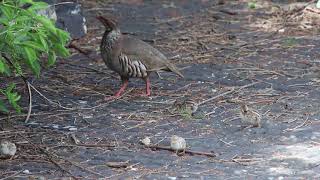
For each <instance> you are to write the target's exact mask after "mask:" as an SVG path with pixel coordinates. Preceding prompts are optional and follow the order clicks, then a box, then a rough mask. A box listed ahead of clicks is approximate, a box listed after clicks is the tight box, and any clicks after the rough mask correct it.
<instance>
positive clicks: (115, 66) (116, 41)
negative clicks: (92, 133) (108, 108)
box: [97, 16, 183, 97]
mask: <svg viewBox="0 0 320 180" xmlns="http://www.w3.org/2000/svg"><path fill="white" fill-rule="evenodd" d="M97 19H98V20H99V21H100V22H101V23H102V24H103V25H104V26H105V28H106V30H105V33H104V35H103V38H102V41H101V45H100V50H101V55H102V58H103V60H104V62H105V63H106V65H107V66H108V67H109V68H110V69H111V70H113V71H115V72H117V73H118V74H119V75H120V77H121V80H122V86H121V88H120V90H119V91H118V92H117V93H116V94H115V95H114V97H119V96H120V95H121V94H122V93H123V92H124V91H125V89H126V87H127V85H128V81H129V78H133V77H135V78H142V79H143V80H144V81H145V82H146V95H147V96H150V94H151V90H150V80H149V75H150V73H151V72H157V71H160V70H164V71H171V72H174V73H176V74H177V75H179V76H180V77H183V75H182V74H181V72H180V71H179V70H178V69H177V67H176V66H174V65H173V64H171V63H170V62H169V61H168V59H167V58H166V57H165V55H163V54H162V53H161V52H160V51H158V50H157V49H155V48H154V47H152V46H151V45H149V44H147V43H145V42H143V41H141V40H139V39H137V38H134V37H132V36H129V35H124V34H122V33H121V31H120V29H119V27H118V26H117V24H116V23H115V22H114V21H113V20H111V19H108V18H105V17H102V16H97Z"/></svg>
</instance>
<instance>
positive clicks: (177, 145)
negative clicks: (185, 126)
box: [170, 135, 187, 154]
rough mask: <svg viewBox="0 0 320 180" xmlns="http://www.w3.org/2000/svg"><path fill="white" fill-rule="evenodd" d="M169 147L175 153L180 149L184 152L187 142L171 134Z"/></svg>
mask: <svg viewBox="0 0 320 180" xmlns="http://www.w3.org/2000/svg"><path fill="white" fill-rule="evenodd" d="M170 147H171V149H172V150H174V151H175V152H176V154H178V153H179V152H181V151H182V153H185V150H186V148H187V143H186V140H185V139H184V138H182V137H179V136H176V135H173V136H172V137H171V139H170Z"/></svg>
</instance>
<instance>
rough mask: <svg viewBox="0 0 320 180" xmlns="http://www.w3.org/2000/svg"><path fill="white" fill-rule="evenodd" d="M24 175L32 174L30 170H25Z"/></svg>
mask: <svg viewBox="0 0 320 180" xmlns="http://www.w3.org/2000/svg"><path fill="white" fill-rule="evenodd" d="M22 173H23V174H30V171H29V170H28V169H26V170H23V171H22Z"/></svg>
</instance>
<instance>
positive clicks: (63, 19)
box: [55, 3, 87, 39]
mask: <svg viewBox="0 0 320 180" xmlns="http://www.w3.org/2000/svg"><path fill="white" fill-rule="evenodd" d="M55 8H56V13H57V16H58V19H57V26H58V27H59V28H61V29H64V30H66V31H68V32H69V33H70V35H71V37H72V38H73V39H78V38H81V37H83V36H84V35H86V34H87V26H86V19H85V18H84V16H83V15H82V10H81V5H80V4H78V3H61V4H57V5H56V6H55Z"/></svg>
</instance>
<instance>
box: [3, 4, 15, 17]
mask: <svg viewBox="0 0 320 180" xmlns="http://www.w3.org/2000/svg"><path fill="white" fill-rule="evenodd" d="M0 10H1V12H2V13H3V14H4V15H5V16H6V17H8V18H10V19H11V18H13V16H14V11H13V9H12V8H11V7H8V6H4V5H2V6H0Z"/></svg>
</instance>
